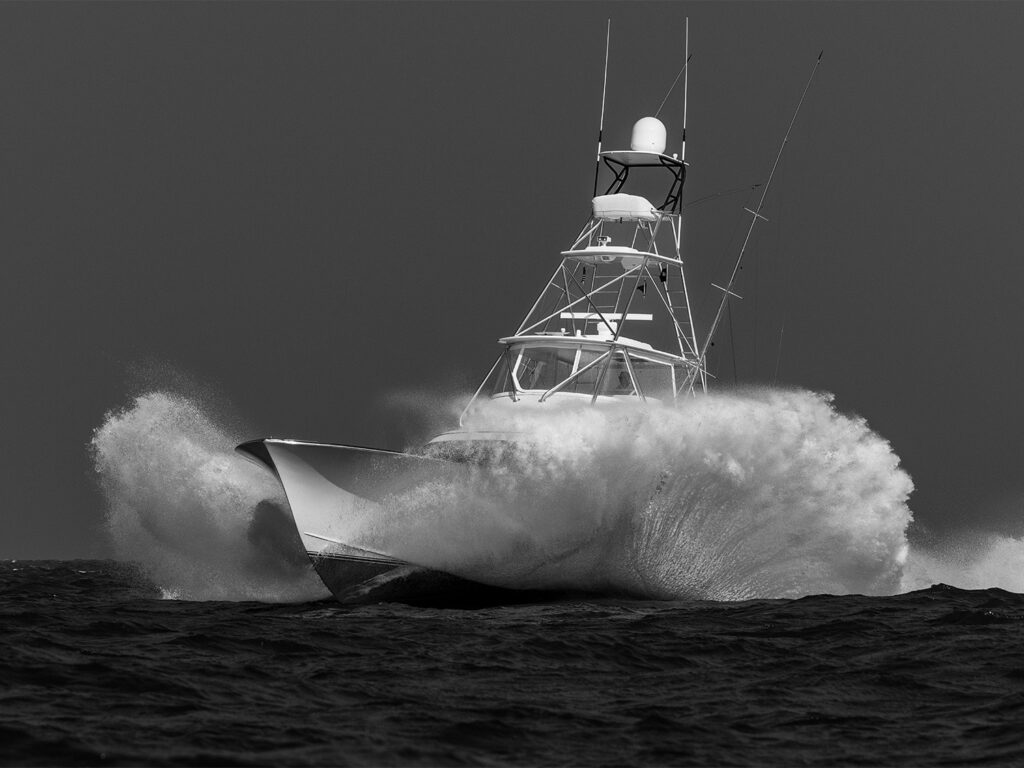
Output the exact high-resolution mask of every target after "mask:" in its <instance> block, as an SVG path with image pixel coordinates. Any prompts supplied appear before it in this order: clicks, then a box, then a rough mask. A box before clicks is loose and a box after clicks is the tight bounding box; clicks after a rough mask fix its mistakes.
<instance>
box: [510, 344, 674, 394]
mask: <svg viewBox="0 0 1024 768" xmlns="http://www.w3.org/2000/svg"><path fill="white" fill-rule="evenodd" d="M606 354H607V349H600V348H599V349H594V348H590V349H586V348H584V345H583V344H579V345H573V346H569V345H559V346H544V345H541V344H513V345H512V346H510V347H509V349H508V352H507V353H506V354H505V355H504V356H503V359H502V361H501V362H500V363H499V365H498V366H497V370H496V372H495V373H496V375H494V376H493V389H492V390H491V391H492V394H495V395H497V394H501V393H504V392H509V391H512V390H515V391H519V392H522V391H541V392H547V391H548V390H550V389H552V388H554V387H556V386H558V391H559V392H567V393H576V394H583V395H593V394H594V392H595V391H596V392H597V393H598V394H599V395H607V396H616V395H617V396H627V397H635V396H637V395H638V389H639V392H642V393H643V394H644V395H645V396H646V397H657V398H668V399H672V397H673V383H674V382H673V376H672V374H673V370H672V365H671V364H670V363H668V362H660V361H656V360H647V359H643V358H642V357H640V356H639V355H640V354H642V353H638V352H633V353H629V363H631V364H632V373H631V372H630V365H629V364H627V360H626V354H627V353H626V352H624V351H623V350H621V349H619V350H616V351H615V352H613V353H612V354H611V356H610V357H605V355H606ZM595 363H596V364H595ZM588 365H591V366H592V367H590V368H587V366H588ZM559 385H561V386H559Z"/></svg>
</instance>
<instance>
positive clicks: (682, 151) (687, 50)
mask: <svg viewBox="0 0 1024 768" xmlns="http://www.w3.org/2000/svg"><path fill="white" fill-rule="evenodd" d="M683 51H684V53H683V55H684V56H686V64H684V65H683V72H686V77H684V78H683V147H682V149H680V150H679V159H680V160H683V161H685V160H686V102H687V99H688V97H689V96H690V85H689V83H690V73H689V72H687V71H686V69H687V66H686V65H687V64H689V63H690V17H689V16H687V17H686V47H685V48H684V49H683Z"/></svg>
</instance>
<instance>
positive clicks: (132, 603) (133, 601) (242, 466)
mask: <svg viewBox="0 0 1024 768" xmlns="http://www.w3.org/2000/svg"><path fill="white" fill-rule="evenodd" d="M442 410H443V409H442ZM435 415H436V416H438V420H439V421H444V420H445V417H446V416H449V415H450V414H445V413H439V414H435ZM470 419H471V420H472V422H473V424H474V425H475V426H477V427H479V428H482V429H514V430H516V431H519V432H524V433H528V434H529V435H530V437H531V439H530V440H529V442H528V443H526V442H524V443H523V446H522V447H521V448H517V449H515V453H514V455H511V456H509V457H507V458H508V462H507V464H506V463H499V464H497V465H495V464H493V463H492V464H491V465H489V466H488V467H487V469H486V471H484V470H481V471H480V472H478V473H475V474H472V475H471V476H469V477H465V476H464V477H462V478H460V479H459V480H458V482H457V483H454V482H449V481H447V480H446V481H441V480H437V481H429V482H426V483H424V484H423V485H422V486H419V487H415V488H412V489H408V490H407V491H405V492H403V493H401V494H399V495H396V496H393V497H388V498H387V499H384V500H383V501H382V503H381V505H380V506H379V507H378V508H377V509H376V511H375V513H374V514H373V515H372V516H369V517H368V518H367V519H363V520H359V519H356V520H353V521H352V525H351V531H350V534H351V543H353V544H355V545H362V546H368V547H370V548H381V547H387V548H388V549H389V551H392V552H393V553H395V554H397V555H399V556H401V557H405V558H407V559H409V560H412V561H414V562H417V563H419V564H421V565H425V566H429V567H434V568H441V569H443V570H446V571H450V572H452V573H455V574H457V575H460V576H464V577H467V578H471V579H475V580H478V581H483V582H486V583H489V584H493V585H496V586H503V587H518V588H527V589H538V588H541V589H548V590H555V591H559V592H560V593H562V594H565V593H566V592H569V593H575V594H580V593H587V594H590V595H592V596H591V597H587V598H585V599H584V598H573V599H557V600H556V599H551V600H548V601H545V602H537V603H530V604H525V605H508V606H497V607H491V608H486V609H481V610H445V609H441V608H426V607H410V606H405V605H401V604H375V605H364V606H343V605H341V604H338V603H337V602H335V601H333V600H331V599H329V595H328V593H327V591H326V589H325V588H324V586H323V585H322V584H321V583H320V582H319V580H318V579H317V577H316V575H315V574H314V573H313V572H312V569H311V567H310V565H309V562H308V559H307V558H306V556H305V553H304V552H302V551H301V549H300V548H298V549H297V548H296V547H295V545H294V538H295V537H294V532H291V533H292V535H285V534H287V533H288V531H286V530H283V529H282V526H281V521H282V520H284V521H285V522H287V518H286V517H285V516H284V515H283V514H282V512H283V511H284V510H286V509H287V500H286V499H285V498H284V497H283V495H282V492H281V489H280V487H279V486H278V484H277V482H276V480H275V479H274V478H273V476H272V475H271V474H270V473H269V472H267V471H266V470H265V469H263V468H261V467H259V466H257V465H255V464H253V463H250V462H248V461H246V460H245V459H243V458H242V457H240V456H239V455H237V454H236V453H234V451H233V447H234V445H236V444H237V443H238V442H240V441H242V440H243V439H245V438H248V437H252V435H251V434H247V433H246V432H245V431H241V430H238V429H237V428H234V427H232V426H231V424H230V422H229V421H228V420H226V419H224V418H223V417H222V416H221V415H220V413H219V412H218V410H217V409H216V408H215V407H212V406H211V405H210V404H209V403H208V402H206V401H204V400H203V399H202V398H196V397H192V396H188V395H186V394H182V393H180V392H174V391H168V390H153V391H150V392H146V393H143V394H141V395H139V396H138V397H135V398H133V399H132V400H130V401H129V402H128V403H127V404H125V405H124V407H122V408H118V409H115V410H113V411H111V412H110V413H108V414H107V415H106V416H105V417H104V418H103V419H102V420H101V422H100V423H99V425H98V426H97V428H96V430H95V433H94V435H93V438H92V440H91V442H90V445H89V446H88V450H89V451H90V452H91V455H92V458H93V462H94V466H95V470H96V479H97V482H98V486H99V488H100V489H101V491H102V494H103V498H104V502H105V505H106V520H107V531H108V534H109V538H110V542H111V545H112V547H113V550H114V551H115V552H116V554H117V558H118V559H117V560H110V561H71V562H48V561H37V562H6V563H0V627H2V628H3V632H0V643H2V644H3V646H2V649H0V650H2V652H0V680H2V681H3V683H4V684H3V686H2V687H0V762H3V763H4V764H15V765H21V764H45V765H66V764H96V763H114V764H139V763H144V764H158V763H179V764H189V765H195V764H236V763H241V764H316V765H324V764H328V765H370V766H374V765H463V764H470V765H514V766H519V765H553V764H559V765H564V764H571V765H623V764H628V765H664V764H673V765H675V764H684V765H685V764H688V765H937V764H952V765H962V764H968V763H970V764H974V763H979V764H985V763H991V764H997V765H1003V764H1011V763H1015V762H1016V763H1024V740H1022V739H1021V738H1020V723H1021V722H1024V709H1022V704H1024V629H1022V627H1024V624H1022V620H1024V595H1022V594H1021V593H1024V540H1022V539H1019V538H1014V537H1010V536H1000V535H994V534H991V533H985V532H983V531H976V532H973V533H971V534H970V535H966V534H965V535H958V536H956V537H953V538H951V539H948V540H946V541H944V542H938V543H937V542H936V541H934V540H933V541H932V542H931V543H930V544H929V545H927V546H926V545H925V544H924V543H923V542H922V541H920V540H915V537H914V535H913V514H912V512H911V508H910V499H911V496H910V495H911V492H912V489H913V484H912V481H911V479H910V477H909V476H908V475H907V474H906V472H904V471H903V469H902V468H901V467H900V463H899V458H898V456H897V455H896V453H895V452H894V451H893V449H892V447H891V446H890V445H889V444H888V442H886V441H885V440H884V438H882V437H881V436H879V435H877V434H876V433H874V432H873V431H872V430H871V429H870V427H869V426H868V424H867V423H866V422H865V421H864V420H863V419H861V418H859V417H857V416H856V415H852V414H844V413H841V412H839V411H838V410H837V409H836V408H835V406H834V403H833V402H832V399H831V398H830V397H829V396H828V395H827V394H822V393H812V392H805V391H800V390H775V389H750V390H745V391H734V392H728V393H718V394H715V395H710V396H707V397H702V398H698V399H695V400H694V401H692V402H690V403H687V404H686V405H685V406H684V407H682V408H678V409H660V408H657V407H651V408H629V407H624V408H616V409H608V410H597V409H589V408H582V409H581V408H575V409H574V408H558V409H550V410H547V411H545V413H544V417H543V418H541V419H537V418H534V417H533V416H531V415H530V414H528V413H527V414H524V413H523V411H522V410H517V411H514V412H510V411H508V410H502V409H501V408H500V407H491V406H488V407H485V408H482V409H480V410H478V411H477V412H475V413H473V414H471V416H470Z"/></svg>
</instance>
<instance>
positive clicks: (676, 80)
mask: <svg viewBox="0 0 1024 768" xmlns="http://www.w3.org/2000/svg"><path fill="white" fill-rule="evenodd" d="M692 58H693V54H692V53H691V54H690V55H689V56H687V57H686V61H684V62H683V66H682V68H681V69H680V70H679V73H678V74H677V75H676V79H675V80H673V81H672V85H670V86H669V87H668V92H667V93H666V94H665V98H663V99H662V100H661V104H659V105H658V111H657V112H655V113H654V116H655V117H657V116H658V115H660V114H661V109H662V107H664V106H665V102H666V101H668V97H669V96H671V95H672V89H673V88H675V87H676V83H678V82H679V78H680V77H682V76H683V72H685V71H686V68H687V66H689V64H690V59H692Z"/></svg>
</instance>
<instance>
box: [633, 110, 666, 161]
mask: <svg viewBox="0 0 1024 768" xmlns="http://www.w3.org/2000/svg"><path fill="white" fill-rule="evenodd" d="M665 141H666V134H665V124H664V123H663V122H661V120H659V119H658V118H656V117H641V118H640V119H639V120H637V121H636V124H635V125H634V126H633V138H631V139H630V140H629V148H630V149H632V150H633V151H634V152H657V153H658V154H659V155H663V154H664V153H665Z"/></svg>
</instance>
